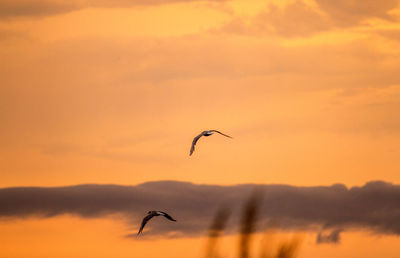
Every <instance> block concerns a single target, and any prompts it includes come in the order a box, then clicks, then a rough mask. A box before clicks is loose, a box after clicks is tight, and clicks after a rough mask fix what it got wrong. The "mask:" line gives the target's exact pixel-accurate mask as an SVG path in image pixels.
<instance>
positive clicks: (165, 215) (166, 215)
mask: <svg viewBox="0 0 400 258" xmlns="http://www.w3.org/2000/svg"><path fill="white" fill-rule="evenodd" d="M160 213H161V215H163V216H164V217H166V218H167V219H169V220H172V221H176V219H173V218H172V217H171V216H169V215H168V214H167V213H165V212H163V211H160Z"/></svg>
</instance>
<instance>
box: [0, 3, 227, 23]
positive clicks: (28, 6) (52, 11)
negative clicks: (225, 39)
mask: <svg viewBox="0 0 400 258" xmlns="http://www.w3.org/2000/svg"><path fill="white" fill-rule="evenodd" d="M196 1H204V0H133V1H131V0H116V1H112V0H100V1H97V0H89V1H85V0H70V1H66V0H18V1H14V0H1V1H0V19H1V18H11V17H29V16H36V17H40V16H48V15H56V14H61V13H67V12H71V11H77V10H80V9H84V8H89V7H100V8H128V7H134V6H152V5H163V4H171V3H179V2H196ZM224 1H225V0H206V2H224Z"/></svg>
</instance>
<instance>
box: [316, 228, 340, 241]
mask: <svg viewBox="0 0 400 258" xmlns="http://www.w3.org/2000/svg"><path fill="white" fill-rule="evenodd" d="M341 232H342V230H341V229H334V230H332V231H331V232H330V233H329V234H324V233H322V232H319V233H318V235H317V239H316V243H317V244H331V243H333V244H338V243H339V242H340V233H341Z"/></svg>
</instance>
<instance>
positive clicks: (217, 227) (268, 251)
mask: <svg viewBox="0 0 400 258" xmlns="http://www.w3.org/2000/svg"><path fill="white" fill-rule="evenodd" d="M261 200H262V194H261V193H260V192H258V191H254V192H253V194H252V195H251V196H250V198H249V199H248V201H247V202H246V203H245V205H244V207H243V210H242V216H241V220H240V238H239V246H238V254H239V255H238V257H239V258H250V257H251V253H250V251H251V243H252V242H253V241H254V238H253V236H254V234H255V233H256V231H257V219H258V218H257V215H258V213H259V210H260V207H261ZM229 215H230V210H228V209H226V208H222V209H220V210H219V211H218V212H217V213H216V215H215V217H214V220H213V222H212V224H211V227H210V230H209V234H208V243H207V247H206V256H205V257H206V258H218V257H220V256H219V254H218V239H219V238H220V237H221V236H223V230H224V229H225V226H226V223H227V221H228V219H229ZM273 236H274V233H273V231H272V230H267V231H266V232H265V235H264V239H263V241H262V242H261V245H260V253H259V256H258V257H260V258H294V257H296V256H297V253H298V249H299V247H300V244H301V239H300V238H299V237H293V238H292V239H290V240H286V241H283V242H281V243H279V244H278V245H277V246H274V244H273V241H272V239H273Z"/></svg>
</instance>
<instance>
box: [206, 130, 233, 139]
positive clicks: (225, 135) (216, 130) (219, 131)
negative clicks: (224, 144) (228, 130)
mask: <svg viewBox="0 0 400 258" xmlns="http://www.w3.org/2000/svg"><path fill="white" fill-rule="evenodd" d="M210 131H212V132H216V133H219V134H221V135H223V136H226V137H229V138H233V137H232V136H229V135H227V134H224V133H221V132H220V131H217V130H210Z"/></svg>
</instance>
